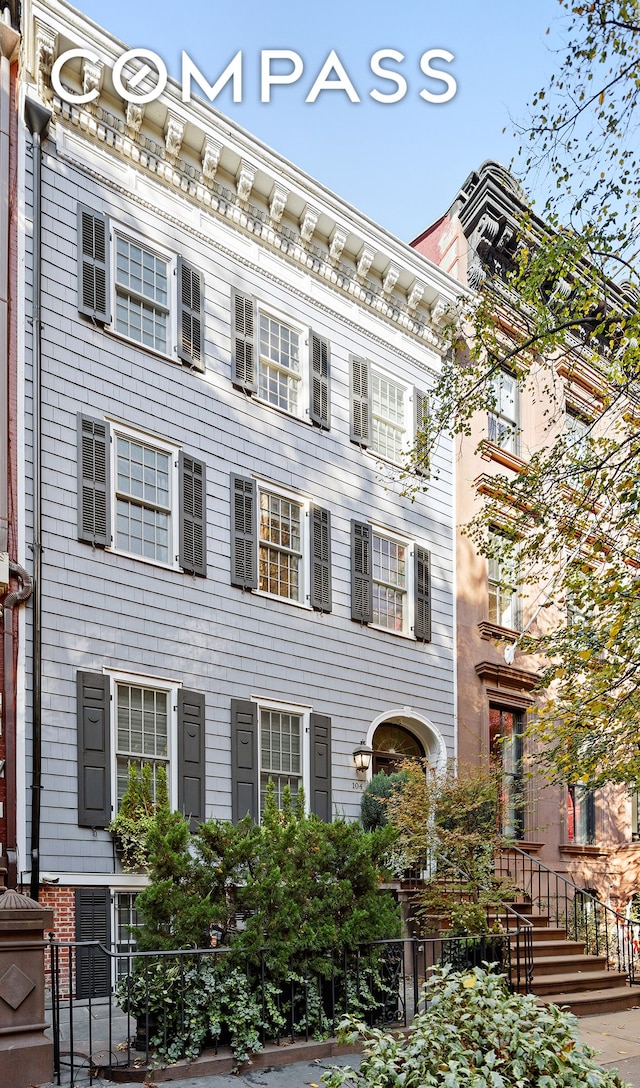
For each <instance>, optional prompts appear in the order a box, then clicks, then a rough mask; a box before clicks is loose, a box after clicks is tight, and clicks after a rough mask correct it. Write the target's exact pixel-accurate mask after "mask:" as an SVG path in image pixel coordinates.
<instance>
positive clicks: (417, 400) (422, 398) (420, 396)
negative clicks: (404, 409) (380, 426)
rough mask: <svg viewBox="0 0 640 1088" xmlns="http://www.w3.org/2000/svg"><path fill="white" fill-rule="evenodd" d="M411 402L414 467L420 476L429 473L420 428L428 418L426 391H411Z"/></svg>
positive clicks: (424, 442)
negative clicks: (413, 427) (413, 428)
mask: <svg viewBox="0 0 640 1088" xmlns="http://www.w3.org/2000/svg"><path fill="white" fill-rule="evenodd" d="M413 403H414V409H415V410H414V417H415V418H414V426H415V445H414V451H415V458H414V468H415V471H416V472H417V473H419V474H420V475H421V476H428V475H429V464H428V458H427V457H426V454H427V449H426V441H425V439H424V437H423V436H422V435H421V431H422V428H423V427H424V425H425V423H426V422H427V420H428V418H429V398H428V396H427V394H426V393H421V392H420V390H419V389H414V391H413Z"/></svg>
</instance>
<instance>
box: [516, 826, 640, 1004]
mask: <svg viewBox="0 0 640 1088" xmlns="http://www.w3.org/2000/svg"><path fill="white" fill-rule="evenodd" d="M496 865H497V868H498V871H499V872H500V874H501V875H502V876H505V875H506V876H507V877H508V879H509V880H510V881H511V882H512V883H513V885H514V886H515V887H516V888H517V889H518V891H519V892H520V894H521V895H522V896H524V897H526V898H527V899H528V900H529V901H530V903H531V905H532V908H533V910H534V911H535V912H536V913H538V914H540V915H542V916H543V917H544V918H546V920H547V922H548V924H549V925H550V926H555V927H557V928H559V929H564V930H566V933H567V937H568V938H569V939H570V940H574V941H579V942H580V943H581V944H582V943H583V944H584V946H585V951H586V952H587V953H588V954H589V955H592V956H604V957H605V958H606V963H607V968H608V969H609V970H612V971H617V972H619V973H620V974H625V975H627V976H628V978H629V982H631V983H636V984H640V925H638V924H636V923H634V922H633V921H631V920H629V919H627V918H625V917H624V916H623V915H622V914H619V913H618V911H615V910H614V909H613V907H610V906H608V905H607V904H606V903H603V902H602V901H601V900H600V899H598V898H597V897H596V896H595V895H593V894H592V893H591V892H589V891H585V890H584V889H583V888H580V887H579V886H578V885H577V884H575V883H574V882H573V881H572V880H570V879H569V878H568V877H566V876H563V875H562V874H561V873H557V872H556V871H555V870H554V869H551V868H550V867H549V866H548V865H545V864H544V862H542V861H540V860H539V859H538V858H535V857H532V856H531V854H528V853H527V852H526V850H522V849H521V848H520V847H519V846H512V845H509V846H507V845H505V846H504V847H503V848H502V850H501V852H500V856H499V857H498V858H497V859H496Z"/></svg>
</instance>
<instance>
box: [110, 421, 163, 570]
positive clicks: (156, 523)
mask: <svg viewBox="0 0 640 1088" xmlns="http://www.w3.org/2000/svg"><path fill="white" fill-rule="evenodd" d="M114 444H115V467H116V471H115V481H116V487H115V503H116V533H115V547H116V549H117V550H118V551H124V552H128V553H129V554H130V555H139V556H143V557H144V558H145V559H151V560H154V561H155V562H156V563H167V564H168V563H170V562H172V561H173V557H174V556H175V554H176V552H177V548H176V546H175V541H174V535H175V534H174V525H175V518H173V519H172V508H173V509H174V510H175V503H176V498H175V494H174V491H175V486H174V484H175V480H174V476H175V474H174V471H173V469H174V466H177V453H176V452H173V451H172V452H169V451H168V450H167V449H164V448H158V447H157V446H156V445H152V444H150V443H148V442H143V441H142V440H140V439H137V438H135V437H134V436H133V435H131V434H129V433H127V432H124V433H121V432H120V431H117V430H115V428H114Z"/></svg>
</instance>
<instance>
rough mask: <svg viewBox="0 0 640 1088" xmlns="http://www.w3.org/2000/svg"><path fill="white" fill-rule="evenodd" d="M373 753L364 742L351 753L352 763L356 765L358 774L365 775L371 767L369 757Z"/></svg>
mask: <svg viewBox="0 0 640 1088" xmlns="http://www.w3.org/2000/svg"><path fill="white" fill-rule="evenodd" d="M372 755H373V752H372V750H371V748H369V745H368V744H366V743H365V741H361V742H360V744H359V745H358V747H357V748H356V750H355V752H354V753H353V762H354V763H355V765H356V771H357V772H358V774H365V773H366V771H368V770H369V767H370V766H371V756H372Z"/></svg>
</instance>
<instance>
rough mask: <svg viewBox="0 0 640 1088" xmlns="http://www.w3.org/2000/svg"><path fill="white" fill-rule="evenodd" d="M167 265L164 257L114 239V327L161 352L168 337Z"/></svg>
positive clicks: (122, 240)
mask: <svg viewBox="0 0 640 1088" xmlns="http://www.w3.org/2000/svg"><path fill="white" fill-rule="evenodd" d="M168 267H169V265H168V261H166V260H164V258H163V257H160V256H158V255H157V254H155V253H151V252H150V251H149V250H146V249H143V248H142V247H141V246H139V245H136V244H135V243H134V242H131V241H129V240H128V239H126V238H117V239H116V316H115V327H116V330H117V331H118V332H119V333H122V335H123V336H128V337H129V338H130V339H131V340H137V341H139V342H140V343H142V344H145V345H146V346H147V347H150V348H153V349H154V350H155V351H162V352H166V350H167V340H168V312H167V309H168V297H169V296H168V283H169V273H168Z"/></svg>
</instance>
